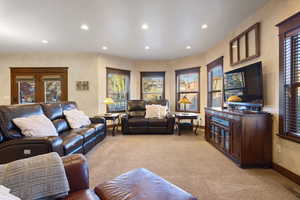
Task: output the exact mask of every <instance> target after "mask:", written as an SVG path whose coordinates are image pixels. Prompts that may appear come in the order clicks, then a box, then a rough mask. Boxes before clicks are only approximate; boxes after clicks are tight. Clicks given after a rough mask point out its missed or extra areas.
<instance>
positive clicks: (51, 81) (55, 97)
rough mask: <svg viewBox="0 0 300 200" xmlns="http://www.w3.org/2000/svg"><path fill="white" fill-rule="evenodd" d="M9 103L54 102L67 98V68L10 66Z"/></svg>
mask: <svg viewBox="0 0 300 200" xmlns="http://www.w3.org/2000/svg"><path fill="white" fill-rule="evenodd" d="M10 70H11V103H12V104H27V103H37V102H46V103H55V102H60V101H67V100H68V68H66V67H51V68H25V67H20V68H10Z"/></svg>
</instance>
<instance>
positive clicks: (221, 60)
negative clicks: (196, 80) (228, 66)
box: [207, 56, 224, 107]
mask: <svg viewBox="0 0 300 200" xmlns="http://www.w3.org/2000/svg"><path fill="white" fill-rule="evenodd" d="M220 66H221V67H222V74H223V76H222V89H221V90H211V91H210V88H209V85H212V82H211V83H210V84H209V72H210V71H211V70H213V69H214V68H217V67H220ZM211 80H212V79H211ZM219 92H220V93H221V97H222V100H221V106H220V107H223V103H224V97H223V94H224V56H221V57H220V58H217V59H216V60H214V61H213V62H211V63H209V64H208V65H207V107H211V106H212V96H213V93H219Z"/></svg>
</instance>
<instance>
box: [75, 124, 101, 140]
mask: <svg viewBox="0 0 300 200" xmlns="http://www.w3.org/2000/svg"><path fill="white" fill-rule="evenodd" d="M70 133H72V134H78V135H82V136H83V138H84V142H86V141H89V140H90V139H91V138H93V137H96V135H97V131H96V130H95V129H94V128H93V127H83V128H76V129H72V130H71V131H70Z"/></svg>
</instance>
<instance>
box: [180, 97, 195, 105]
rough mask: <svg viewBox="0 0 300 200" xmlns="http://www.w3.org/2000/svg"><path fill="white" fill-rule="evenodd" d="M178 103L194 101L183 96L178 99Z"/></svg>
mask: <svg viewBox="0 0 300 200" xmlns="http://www.w3.org/2000/svg"><path fill="white" fill-rule="evenodd" d="M178 103H182V104H192V102H191V101H190V100H189V99H188V98H187V97H186V96H184V97H182V98H181V99H180V100H179V101H178Z"/></svg>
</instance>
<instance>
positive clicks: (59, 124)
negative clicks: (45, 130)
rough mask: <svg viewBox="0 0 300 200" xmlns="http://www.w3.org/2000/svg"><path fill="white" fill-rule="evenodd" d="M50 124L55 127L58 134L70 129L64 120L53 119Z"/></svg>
mask: <svg viewBox="0 0 300 200" xmlns="http://www.w3.org/2000/svg"><path fill="white" fill-rule="evenodd" d="M52 123H53V125H54V126H55V128H56V130H57V132H58V133H59V134H61V133H62V132H64V131H67V130H70V129H71V128H70V126H69V124H68V122H67V120H65V119H55V120H53V121H52Z"/></svg>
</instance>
